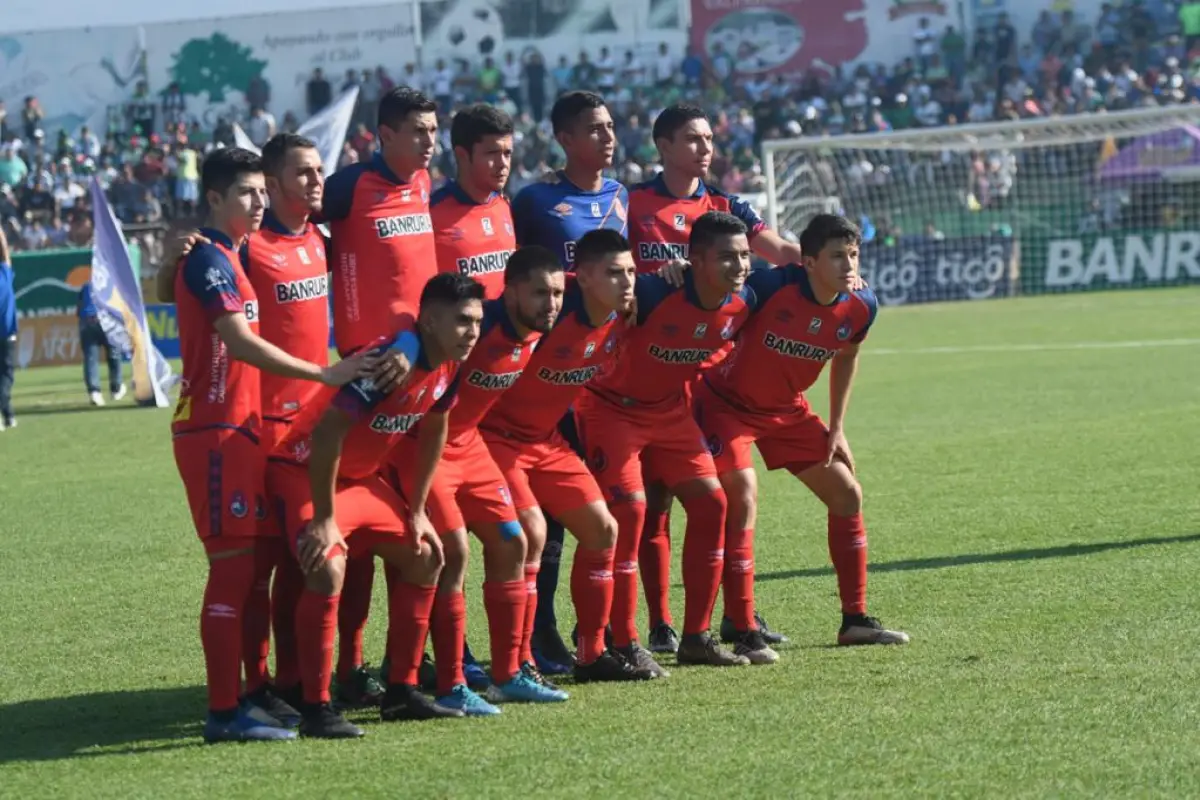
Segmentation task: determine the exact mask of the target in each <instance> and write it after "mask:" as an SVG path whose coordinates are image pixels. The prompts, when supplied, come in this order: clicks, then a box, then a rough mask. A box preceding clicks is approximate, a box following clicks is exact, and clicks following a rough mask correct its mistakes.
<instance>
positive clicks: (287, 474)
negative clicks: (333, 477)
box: [266, 461, 409, 557]
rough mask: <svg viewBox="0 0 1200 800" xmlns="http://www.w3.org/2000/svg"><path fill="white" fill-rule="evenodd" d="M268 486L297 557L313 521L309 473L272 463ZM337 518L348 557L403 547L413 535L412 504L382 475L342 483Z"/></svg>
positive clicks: (294, 467) (268, 474) (339, 488)
mask: <svg viewBox="0 0 1200 800" xmlns="http://www.w3.org/2000/svg"><path fill="white" fill-rule="evenodd" d="M266 483H267V491H268V492H270V495H271V500H272V502H273V503H274V504H275V507H276V509H277V511H278V513H279V517H280V525H281V526H282V527H283V533H284V538H285V539H286V540H287V543H288V547H290V548H291V551H292V555H295V554H296V549H297V546H298V544H299V541H300V537H301V536H303V535H304V531H305V528H306V527H307V526H308V523H309V522H312V518H313V504H312V490H311V489H310V488H309V483H308V470H307V469H306V468H304V467H300V466H296V465H295V464H286V463H282V462H278V461H272V462H270V463H269V464H268V465H267V481H266ZM333 517H334V520H335V521H336V522H337V526H338V530H340V531H341V532H342V538H343V539H345V540H346V545H347V546H348V547H349V548H350V552H349V554H348V555H349V556H350V557H355V556H360V555H367V554H370V553H371V552H373V551H374V549H375V546H376V545H378V544H382V543H391V542H402V541H404V540H405V539H406V538H407V537H408V535H409V534H408V524H407V520H408V504H407V503H405V502H404V498H402V497H401V496H400V495H399V494H397V493H396V491H395V490H394V489H392V487H391V486H388V484H387V481H385V480H384V479H383V478H382V477H379V476H372V477H370V478H365V479H363V480H339V481H338V486H337V494H336V495H334V505H333Z"/></svg>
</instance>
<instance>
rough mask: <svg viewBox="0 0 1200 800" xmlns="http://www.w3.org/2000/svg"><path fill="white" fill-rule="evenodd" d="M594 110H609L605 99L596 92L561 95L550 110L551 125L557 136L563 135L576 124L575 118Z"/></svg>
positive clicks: (575, 92)
mask: <svg viewBox="0 0 1200 800" xmlns="http://www.w3.org/2000/svg"><path fill="white" fill-rule="evenodd" d="M594 108H607V106H606V105H605V103H604V98H603V97H601V96H600V95H598V94H596V93H595V92H583V91H573V92H566V93H565V94H561V95H559V97H558V99H557V100H555V101H554V108H552V109H550V125H551V127H553V129H554V133H555V134H559V133H562V132H563V131H565V130H566V129H567V128H569V127H571V125H572V124H573V123H574V122H575V118H576V117H578V116H579V115H580V114H582V113H583V112H585V111H591V110H592V109H594Z"/></svg>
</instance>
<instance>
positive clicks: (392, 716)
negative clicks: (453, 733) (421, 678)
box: [379, 683, 463, 722]
mask: <svg viewBox="0 0 1200 800" xmlns="http://www.w3.org/2000/svg"><path fill="white" fill-rule="evenodd" d="M461 716H463V712H462V711H460V710H458V709H457V708H446V707H445V706H439V705H438V704H437V703H435V702H433V700H431V699H430V698H428V697H426V696H425V695H423V694H421V691H420V690H419V689H417V687H415V686H408V685H406V684H403V683H399V684H394V685H390V686H388V688H387V692H385V693H384V695H383V703H382V704H381V705H380V707H379V718H380V719H381V720H383V721H384V722H400V721H413V722H416V721H422V720H427V719H442V718H444V717H461Z"/></svg>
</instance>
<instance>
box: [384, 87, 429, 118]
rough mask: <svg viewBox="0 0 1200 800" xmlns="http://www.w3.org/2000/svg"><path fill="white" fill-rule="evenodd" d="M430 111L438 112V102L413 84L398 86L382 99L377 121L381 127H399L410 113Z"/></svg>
mask: <svg viewBox="0 0 1200 800" xmlns="http://www.w3.org/2000/svg"><path fill="white" fill-rule="evenodd" d="M428 112H433V113H437V103H435V102H433V101H432V100H430V99H429V98H428V97H426V96H425V95H424V94H422V93H421V92H418V91H417V90H416V89H414V88H412V87H411V86H396V87H395V88H392V89H389V90H388V91H387V94H385V95H384V96H383V98H382V99H380V101H379V114H378V116H377V118H376V123H377V124H378V125H379V126H380V127H382V126H384V125H387V126H388V127H389V128H399V127H400V126H401V125H403V124H404V120H406V119H407V118H408V115H409V114H413V113H417V114H425V113H428Z"/></svg>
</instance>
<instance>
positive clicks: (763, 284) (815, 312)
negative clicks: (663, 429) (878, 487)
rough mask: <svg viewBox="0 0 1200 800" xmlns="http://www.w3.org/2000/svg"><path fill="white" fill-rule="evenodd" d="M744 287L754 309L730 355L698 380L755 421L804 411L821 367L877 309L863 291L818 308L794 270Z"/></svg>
mask: <svg viewBox="0 0 1200 800" xmlns="http://www.w3.org/2000/svg"><path fill="white" fill-rule="evenodd" d="M747 285H748V286H750V287H751V289H752V290H753V291H754V293H755V295H756V296H757V298H758V310H757V311H756V312H755V314H754V316H753V318H752V319H751V320H750V321H749V322H748V323H746V326H745V327H744V328H742V331H741V334H740V335H739V336H738V340H737V346H735V347H734V348H733V354H732V355H731V356H730V357H729V358H728V359H726V360H725V361H724V362H723V363H722V364H721V365H720V366H718V367H716V368H714V369H713V370H710V371H709V372H707V373H705V376H704V380H705V381H706V382H707V383H708V385H709V387H710V388H711V389H712V390H713V392H715V393H716V394H717V395H718V396H719V397H721V398H722V399H724V400H726V401H728V402H729V404H730V405H732V406H734V407H735V408H741V409H744V410H747V411H750V412H752V413H755V414H768V415H775V416H779V415H784V414H790V413H792V412H794V411H796V410H803V409H807V408H808V402H807V401H806V400H805V399H804V392H805V391H807V390H808V388H809V387H810V386H812V385H813V384H814V383H815V382H816V380H817V378H818V377H819V376H820V374H821V370H823V369H825V364H826V363H828V362H829V361H830V360H831V359H832V358H833V357H834V356H835V355H837V353H838V351H839V350H841V349H842V348H843V347H845V346H846V345H847V344H851V343H857V342H861V341H863V339H865V338H866V337H867V331H868V330H870V328H871V324H872V323H873V322H874V321H875V314H876V313H877V312H878V310H879V304H878V303H877V302H876V300H875V293H874V292H872V291H871V290H870V289H868V288H864V289H860V290H858V291H856V292H852V293H850V294H840V295H838V296H837V299H836V300H834V301H833V303H831V304H830V305H821V304H820V303H818V302H817V300H816V298H814V297H813V294H812V287H811V286H810V285H809V282H808V273H807V272H806V271H805V270H804V268H803V267H800V266H797V265H795V264H789V265H788V266H786V267H778V268H776V269H762V270H755V271H754V272H753V273H751V274H750V279H749V281H747Z"/></svg>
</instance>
